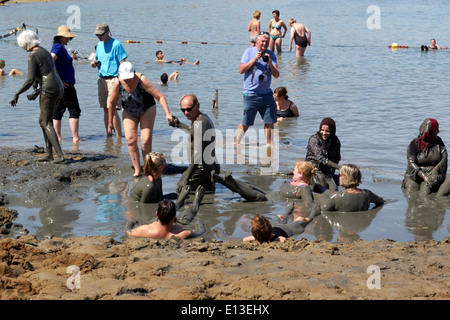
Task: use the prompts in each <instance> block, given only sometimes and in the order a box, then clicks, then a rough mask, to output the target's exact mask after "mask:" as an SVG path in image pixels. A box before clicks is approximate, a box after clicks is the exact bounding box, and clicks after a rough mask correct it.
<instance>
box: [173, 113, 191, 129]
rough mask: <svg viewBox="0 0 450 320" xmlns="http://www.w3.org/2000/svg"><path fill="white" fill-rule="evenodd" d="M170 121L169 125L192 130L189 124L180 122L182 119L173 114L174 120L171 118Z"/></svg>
mask: <svg viewBox="0 0 450 320" xmlns="http://www.w3.org/2000/svg"><path fill="white" fill-rule="evenodd" d="M168 123H169V126H171V127H174V128H180V129H183V130H186V131H189V130H190V127H189V126H188V125H187V124H184V123H183V122H180V120H179V119H178V118H177V117H175V116H172V121H170V120H169V121H168Z"/></svg>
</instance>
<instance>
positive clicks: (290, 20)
mask: <svg viewBox="0 0 450 320" xmlns="http://www.w3.org/2000/svg"><path fill="white" fill-rule="evenodd" d="M296 22H297V20H295V19H289V22H288V24H289V25H293V24H294V23H296Z"/></svg>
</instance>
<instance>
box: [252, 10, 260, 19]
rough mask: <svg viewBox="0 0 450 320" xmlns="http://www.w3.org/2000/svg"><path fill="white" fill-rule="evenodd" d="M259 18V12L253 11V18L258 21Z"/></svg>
mask: <svg viewBox="0 0 450 320" xmlns="http://www.w3.org/2000/svg"><path fill="white" fill-rule="evenodd" d="M259 17H261V11H254V12H253V18H256V19H259Z"/></svg>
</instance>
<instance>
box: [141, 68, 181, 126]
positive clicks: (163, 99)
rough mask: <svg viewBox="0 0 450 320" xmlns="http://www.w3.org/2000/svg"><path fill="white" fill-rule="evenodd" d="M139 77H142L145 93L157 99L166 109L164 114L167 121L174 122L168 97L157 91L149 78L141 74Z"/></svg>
mask: <svg viewBox="0 0 450 320" xmlns="http://www.w3.org/2000/svg"><path fill="white" fill-rule="evenodd" d="M139 76H140V79H141V82H142V86H143V88H144V89H145V91H147V92H148V93H150V94H151V95H152V96H153V98H155V99H156V100H157V101H158V102H159V104H160V105H161V107H162V108H163V109H164V112H165V113H166V120H167V121H168V122H169V121H172V120H173V116H172V114H171V113H170V109H169V105H168V104H167V100H166V97H165V96H164V95H163V94H162V93H161V92H160V91H159V90H158V89H156V87H155V86H154V85H153V84H152V83H151V82H150V80H148V79H147V77H146V76H145V75H142V74H141V75H138V77H139Z"/></svg>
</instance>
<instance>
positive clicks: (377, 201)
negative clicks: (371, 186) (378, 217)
mask: <svg viewBox="0 0 450 320" xmlns="http://www.w3.org/2000/svg"><path fill="white" fill-rule="evenodd" d="M367 192H368V193H369V197H370V202H371V203H374V204H375V207H379V206H382V205H383V204H384V202H385V201H384V199H383V198H382V197H380V196H377V195H376V194H375V193H373V192H372V191H370V190H367Z"/></svg>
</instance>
